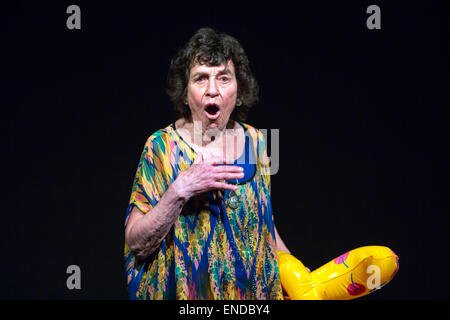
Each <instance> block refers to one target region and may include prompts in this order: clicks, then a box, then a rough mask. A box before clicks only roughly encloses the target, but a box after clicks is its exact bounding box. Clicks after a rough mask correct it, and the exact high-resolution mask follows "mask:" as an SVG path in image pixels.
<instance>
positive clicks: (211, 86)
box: [206, 80, 219, 97]
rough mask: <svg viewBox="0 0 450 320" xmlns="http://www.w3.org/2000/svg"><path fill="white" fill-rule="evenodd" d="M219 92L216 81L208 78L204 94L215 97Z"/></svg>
mask: <svg viewBox="0 0 450 320" xmlns="http://www.w3.org/2000/svg"><path fill="white" fill-rule="evenodd" d="M218 94H219V91H218V90H217V86H216V82H215V81H214V80H210V81H209V82H208V87H207V88H206V95H208V96H210V97H215V96H217V95H218Z"/></svg>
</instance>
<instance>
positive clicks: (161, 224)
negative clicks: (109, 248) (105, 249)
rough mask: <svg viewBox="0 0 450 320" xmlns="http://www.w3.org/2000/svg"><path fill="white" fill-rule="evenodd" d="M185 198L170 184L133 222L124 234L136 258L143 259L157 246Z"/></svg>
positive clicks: (175, 218)
mask: <svg viewBox="0 0 450 320" xmlns="http://www.w3.org/2000/svg"><path fill="white" fill-rule="evenodd" d="M187 200H188V199H187V198H186V197H184V196H182V195H181V194H180V192H179V189H178V188H176V186H174V184H172V185H171V186H170V187H169V188H168V189H167V191H166V192H165V193H164V195H163V196H162V197H161V199H160V201H159V202H158V204H157V205H156V206H155V207H154V208H153V209H152V210H150V211H149V212H147V213H146V214H145V215H143V216H141V217H140V218H139V219H137V220H136V221H135V222H134V224H133V225H132V226H131V227H130V230H129V232H127V234H126V241H127V243H128V246H129V248H130V250H131V251H132V252H133V253H134V255H135V256H136V258H138V259H139V260H145V259H146V258H147V257H148V256H149V255H150V254H152V253H153V252H154V251H155V250H156V249H158V248H159V246H160V244H161V242H162V241H163V240H164V238H165V237H166V235H167V234H168V233H169V231H170V228H171V227H172V225H173V224H174V223H175V221H176V220H177V218H178V216H179V214H180V212H181V210H182V209H183V206H184V205H185V203H186V202H187Z"/></svg>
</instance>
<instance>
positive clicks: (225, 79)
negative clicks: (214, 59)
mask: <svg viewBox="0 0 450 320" xmlns="http://www.w3.org/2000/svg"><path fill="white" fill-rule="evenodd" d="M220 80H221V81H223V82H227V81H228V77H222V78H220Z"/></svg>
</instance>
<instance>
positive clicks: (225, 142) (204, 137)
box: [175, 118, 245, 159]
mask: <svg viewBox="0 0 450 320" xmlns="http://www.w3.org/2000/svg"><path fill="white" fill-rule="evenodd" d="M175 129H176V130H177V132H178V134H179V135H180V136H181V137H182V138H183V140H185V141H186V142H187V143H188V144H189V145H190V146H191V147H192V149H194V150H195V151H196V152H197V153H198V152H200V153H202V154H203V156H204V158H208V157H210V156H222V157H226V158H227V159H237V158H239V156H240V155H241V153H242V152H243V150H244V146H245V133H244V129H243V127H242V126H241V125H240V124H239V123H238V122H237V121H233V120H230V121H229V122H228V124H227V126H226V127H225V128H223V129H221V130H219V129H216V128H214V129H208V128H202V125H201V122H195V121H190V120H189V119H186V118H181V119H178V120H177V121H176V122H175Z"/></svg>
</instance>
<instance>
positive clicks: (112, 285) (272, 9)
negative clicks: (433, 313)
mask: <svg viewBox="0 0 450 320" xmlns="http://www.w3.org/2000/svg"><path fill="white" fill-rule="evenodd" d="M391 2H392V1H391ZM314 3H315V4H314V5H313V4H298V5H295V6H293V5H292V4H291V5H287V4H286V5H283V4H281V3H279V2H271V3H270V4H266V5H263V4H262V3H259V4H255V5H246V6H243V2H241V3H237V4H236V3H229V2H217V3H216V2H214V3H211V2H205V3H203V2H199V3H191V4H185V5H179V4H176V3H167V4H166V5H161V4H160V3H159V2H150V3H147V4H139V5H138V4H132V3H128V2H125V1H123V2H121V3H119V2H114V3H106V2H105V3H103V4H100V3H97V4H96V5H94V4H92V3H88V2H79V1H74V2H64V1H59V2H54V3H53V4H50V3H45V4H43V3H39V2H31V1H30V2H29V3H28V2H17V3H16V4H14V5H8V6H6V7H3V9H2V11H3V15H4V18H2V21H3V23H5V26H4V27H2V31H3V34H4V35H3V37H2V38H3V41H2V42H3V43H2V51H3V61H2V62H3V67H2V74H3V75H4V76H5V81H4V85H3V86H2V87H3V88H2V89H3V90H2V91H3V92H4V93H3V94H2V121H1V124H2V131H4V132H5V133H4V134H3V135H2V140H3V141H2V144H3V146H2V149H3V152H2V155H3V156H2V160H3V161H4V165H3V170H2V171H3V173H2V180H3V182H2V196H3V197H4V199H3V201H2V203H3V206H2V207H3V209H2V226H3V228H2V233H1V245H2V254H3V256H2V263H1V274H2V277H3V280H2V284H1V286H0V298H2V299H127V293H126V285H125V277H124V267H123V260H122V256H123V244H124V234H123V223H124V217H125V211H126V207H127V203H128V199H129V196H130V191H131V185H132V180H133V178H134V174H135V170H136V167H137V164H138V160H139V157H140V153H141V151H142V148H143V146H144V143H145V141H146V139H147V138H148V137H149V136H150V135H151V133H153V132H154V131H156V130H158V129H160V128H163V127H165V126H167V125H168V124H170V123H171V122H173V121H174V120H175V114H174V112H173V108H172V106H171V104H170V102H169V99H168V97H167V96H166V94H165V88H166V76H167V71H168V65H169V61H170V59H171V58H172V56H173V55H174V54H175V53H176V51H177V50H178V49H179V48H180V47H181V46H182V45H183V44H184V43H185V42H186V41H187V40H188V39H189V37H190V36H192V35H193V34H194V33H195V31H196V30H197V29H198V28H200V27H203V26H209V27H212V28H214V29H216V30H217V31H219V32H226V33H228V34H230V35H232V36H235V37H236V38H237V39H238V40H239V41H240V42H241V43H242V45H243V46H244V48H245V50H246V52H247V55H248V57H249V60H250V63H251V67H252V70H253V72H254V75H255V77H256V78H257V80H258V83H259V85H260V88H261V101H260V103H259V104H258V105H257V106H256V107H255V108H254V109H253V110H252V111H251V113H250V115H249V119H248V123H249V124H251V125H253V126H255V127H257V128H260V129H279V130H280V170H279V171H278V173H277V174H276V175H274V176H273V177H272V203H273V209H274V215H275V222H276V225H277V228H278V230H279V232H280V234H281V236H282V238H283V239H284V242H285V243H286V244H287V246H288V247H289V248H290V250H291V251H292V252H293V254H294V255H296V256H297V257H298V258H299V259H301V260H302V261H303V262H304V264H305V265H307V266H308V267H310V268H311V269H314V268H317V267H319V266H320V265H322V264H324V263H326V262H328V261H329V260H331V259H332V258H334V257H336V256H338V255H340V254H342V253H344V252H345V251H348V250H350V249H353V248H356V247H359V246H364V245H386V246H389V247H390V248H392V249H393V250H394V251H395V252H396V253H397V254H398V255H399V256H400V270H399V273H398V274H397V276H396V277H395V278H394V280H393V281H392V282H391V283H390V284H389V285H387V286H385V287H384V288H383V289H382V290H380V291H378V292H375V293H373V294H371V295H369V296H367V297H365V298H362V299H367V300H377V299H388V300H390V299H448V298H449V297H450V294H449V291H448V286H449V285H450V281H449V280H450V277H449V271H450V270H449V262H450V261H449V258H448V248H449V241H448V240H449V231H448V226H449V222H450V219H449V218H448V213H449V211H448V209H449V206H448V191H449V190H448V186H447V179H446V175H447V173H448V170H447V160H448V153H449V147H448V130H447V126H448V124H447V123H448V113H447V110H446V108H447V107H448V100H445V97H444V95H443V93H444V91H448V60H447V59H448V55H449V48H448V40H449V34H448V31H449V26H448V8H447V7H446V5H445V4H444V2H420V4H416V5H414V4H411V3H410V2H408V1H404V2H397V1H396V2H395V3H396V4H392V3H387V2H386V3H385V2H379V1H374V2H362V3H361V2H352V4H350V3H347V2H345V3H342V2H334V1H330V2H324V1H317V2H314ZM70 4H77V5H79V6H80V8H81V30H68V29H67V28H66V19H67V17H68V16H69V15H68V14H67V13H66V8H67V7H68V6H69V5H70ZM370 4H377V5H379V6H380V8H381V30H369V29H367V27H366V19H367V18H368V16H369V15H368V14H367V13H366V9H367V7H368V6H369V5H370ZM72 264H76V265H78V266H80V268H81V277H82V278H81V279H82V281H81V286H82V288H81V290H68V289H67V287H66V279H67V277H68V275H67V274H66V268H67V266H69V265H72Z"/></svg>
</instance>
